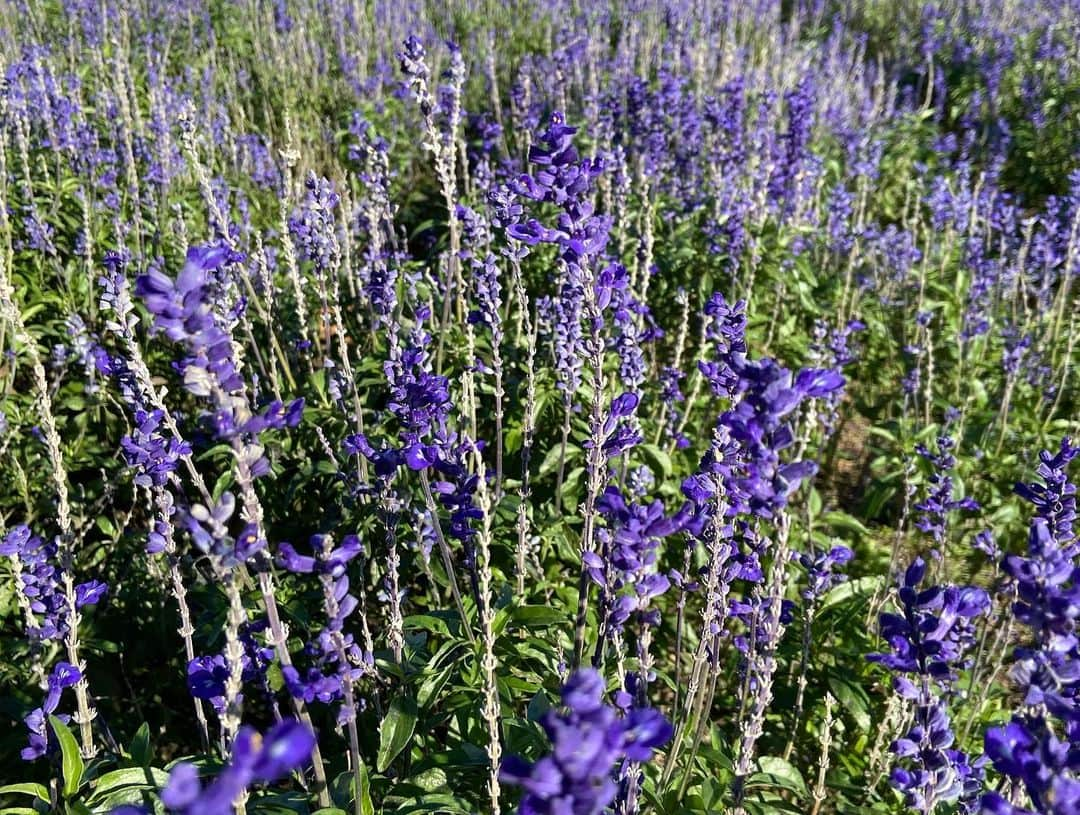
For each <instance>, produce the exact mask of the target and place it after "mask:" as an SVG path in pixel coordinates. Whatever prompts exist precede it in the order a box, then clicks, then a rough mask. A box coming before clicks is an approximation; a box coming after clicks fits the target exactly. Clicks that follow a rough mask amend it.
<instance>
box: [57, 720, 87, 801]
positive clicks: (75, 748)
mask: <svg viewBox="0 0 1080 815" xmlns="http://www.w3.org/2000/svg"><path fill="white" fill-rule="evenodd" d="M49 724H51V725H52V729H53V732H54V733H55V734H56V740H57V741H58V742H60V754H61V759H62V760H61V764H62V765H63V771H64V797H65V798H69V797H71V796H72V795H74V794H75V793H76V792H78V791H79V785H80V784H81V783H82V777H83V770H84V769H85V765H84V764H83V758H82V754H81V753H80V752H79V745H78V743H77V742H76V741H75V737H74V736H73V735H71V731H70V730H68V728H67V725H66V724H64V723H63V722H62V721H60V720H59V719H58V718H56V717H55V716H50V717H49Z"/></svg>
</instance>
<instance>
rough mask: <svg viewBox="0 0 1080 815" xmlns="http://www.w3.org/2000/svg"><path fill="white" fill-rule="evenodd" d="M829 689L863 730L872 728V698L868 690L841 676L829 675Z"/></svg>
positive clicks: (856, 724) (866, 730)
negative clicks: (867, 692)
mask: <svg viewBox="0 0 1080 815" xmlns="http://www.w3.org/2000/svg"><path fill="white" fill-rule="evenodd" d="M829 690H831V691H832V695H833V696H835V697H836V699H837V701H838V702H840V705H841V707H842V708H843V709H844V710H845V711H846V712H847V713H848V715H849V716H851V718H852V719H854V720H855V726H856V727H858V728H859V729H860V730H862V731H863V732H868V731H869V730H870V725H871V719H870V698H869V697H868V696H867V695H866V691H865V690H863V689H862V688H861V687H859V686H858V685H856V684H855V683H853V682H849V681H848V680H847V679H845V678H843V677H841V676H835V675H834V676H830V677H829Z"/></svg>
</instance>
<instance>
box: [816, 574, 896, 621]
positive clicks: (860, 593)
mask: <svg viewBox="0 0 1080 815" xmlns="http://www.w3.org/2000/svg"><path fill="white" fill-rule="evenodd" d="M884 585H885V575H882V574H875V575H868V576H867V577H860V578H858V579H857V580H847V581H845V582H843V583H841V584H840V585H838V586H833V588H831V589H829V592H828V593H827V594H826V595H825V597H824V599H822V601H821V605H820V606H819V607H818V613H819V614H820V613H821V612H822V611H825V609H827V608H832V607H833V606H837V605H840V604H841V603H844V602H846V601H848V600H850V599H852V598H853V597H859V598H862V597H869V596H870V595H872V594H873V593H874V592H875V591H877V590H878V589H879V588H881V587H882V586H884Z"/></svg>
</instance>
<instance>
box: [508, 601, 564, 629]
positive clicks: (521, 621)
mask: <svg viewBox="0 0 1080 815" xmlns="http://www.w3.org/2000/svg"><path fill="white" fill-rule="evenodd" d="M510 619H511V621H512V622H513V623H514V624H515V626H522V627H523V628H544V627H546V626H549V625H558V624H559V623H564V622H566V620H567V616H566V612H565V611H563V610H561V609H557V608H552V607H551V606H518V607H517V608H515V609H514V610H513V611H512V612H511V613H510Z"/></svg>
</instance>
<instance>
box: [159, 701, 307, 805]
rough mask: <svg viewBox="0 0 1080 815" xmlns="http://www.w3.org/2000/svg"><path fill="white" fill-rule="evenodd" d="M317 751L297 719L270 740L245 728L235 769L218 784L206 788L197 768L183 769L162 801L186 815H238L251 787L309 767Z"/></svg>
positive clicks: (234, 754)
mask: <svg viewBox="0 0 1080 815" xmlns="http://www.w3.org/2000/svg"><path fill="white" fill-rule="evenodd" d="M314 748H315V735H314V734H313V733H312V732H311V731H310V730H309V729H308V728H307V727H306V726H304V725H302V724H301V723H300V722H298V721H295V720H293V719H285V720H284V721H281V722H279V723H278V724H276V725H275V726H274V727H273V728H271V729H270V730H269V731H268V732H267V733H266V735H265V736H260V735H259V733H258V732H257V731H256V730H255V729H254V728H251V727H242V728H241V729H240V732H239V733H237V735H236V740H235V742H234V743H233V747H232V758H231V760H230V762H229V764H228V765H227V766H226V767H225V769H224V770H222V771H221V773H220V774H219V775H218V776H217V777H216V778H215V779H214V780H213V781H211V782H210V783H209V784H208V785H207V786H205V787H204V786H202V784H201V783H200V782H199V771H198V769H197V768H196V767H195V765H193V764H187V763H182V764H178V765H176V767H174V768H173V770H172V772H171V773H170V774H169V780H168V781H167V782H166V784H165V788H164V789H163V790H162V791H161V801H162V803H164V804H165V806H167V807H168V808H169V809H171V810H174V811H175V812H177V813H180V815H232V812H233V802H234V801H236V799H237V798H238V797H239V796H240V794H241V793H243V792H244V791H245V790H246V789H247V788H248V787H250V786H251V785H252V784H254V783H258V782H270V781H276V780H277V779H279V778H281V777H282V776H284V775H287V774H288V773H289V772H291V771H292V770H296V769H299V768H301V767H303V766H304V765H305V764H306V763H307V761H308V759H309V758H310V757H311V751H312V750H313V749H314Z"/></svg>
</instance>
